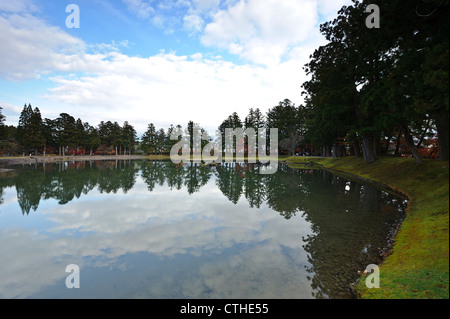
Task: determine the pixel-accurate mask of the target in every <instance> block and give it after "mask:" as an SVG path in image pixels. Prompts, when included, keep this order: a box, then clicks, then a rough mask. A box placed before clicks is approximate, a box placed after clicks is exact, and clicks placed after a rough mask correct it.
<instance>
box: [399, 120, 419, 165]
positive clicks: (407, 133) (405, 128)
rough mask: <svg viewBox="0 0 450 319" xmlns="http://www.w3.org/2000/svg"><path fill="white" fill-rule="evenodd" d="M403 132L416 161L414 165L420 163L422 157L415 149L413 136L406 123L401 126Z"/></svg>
mask: <svg viewBox="0 0 450 319" xmlns="http://www.w3.org/2000/svg"><path fill="white" fill-rule="evenodd" d="M403 132H404V134H405V140H406V144H408V147H409V150H410V151H411V153H412V156H413V157H414V160H415V161H416V165H420V164H422V157H421V156H420V154H419V151H418V150H417V147H416V144H415V143H414V140H413V137H412V135H411V133H410V131H409V127H408V126H407V125H404V126H403Z"/></svg>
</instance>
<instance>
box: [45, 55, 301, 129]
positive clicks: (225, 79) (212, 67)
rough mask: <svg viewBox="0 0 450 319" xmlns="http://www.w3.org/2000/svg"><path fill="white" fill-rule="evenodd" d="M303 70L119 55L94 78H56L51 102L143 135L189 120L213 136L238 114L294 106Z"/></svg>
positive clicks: (295, 63)
mask: <svg viewBox="0 0 450 319" xmlns="http://www.w3.org/2000/svg"><path fill="white" fill-rule="evenodd" d="M301 66H302V64H301V61H290V62H285V63H282V64H279V65H276V66H274V67H272V68H262V67H258V66H252V65H241V66H239V65H234V64H233V63H230V62H227V61H224V60H220V59H207V58H205V57H203V56H202V55H199V54H195V55H193V56H191V57H187V56H178V55H176V54H174V53H161V54H159V55H156V56H152V57H149V58H139V57H128V56H126V55H122V54H120V53H114V54H111V55H110V59H109V60H108V61H102V63H100V64H98V65H97V69H96V73H95V75H94V76H83V77H81V78H75V79H69V78H65V77H64V78H61V77H55V78H52V80H53V81H55V83H57V87H55V88H53V89H50V91H49V94H48V95H47V98H48V99H51V100H55V101H57V102H62V103H65V104H70V105H74V106H77V107H82V108H89V110H90V112H91V113H92V114H96V113H97V114H98V116H99V118H98V119H97V120H99V119H101V118H104V117H105V115H104V114H105V112H107V113H108V117H109V118H110V119H111V120H117V121H119V122H122V121H123V120H124V119H127V120H128V121H130V122H131V123H132V124H133V125H135V126H136V128H137V129H138V130H140V131H141V132H142V131H143V130H145V128H146V126H147V124H148V123H150V122H153V123H155V124H158V125H160V126H163V127H167V126H168V125H170V124H175V125H176V124H181V125H185V124H186V123H187V121H188V120H194V121H196V122H199V123H200V124H201V125H203V126H205V128H208V129H209V130H213V129H215V128H217V126H218V125H220V123H221V121H222V120H223V119H225V118H226V117H227V116H228V115H230V114H231V112H233V111H237V112H238V113H239V114H240V115H241V116H242V117H245V116H246V115H247V112H248V109H249V108H250V107H253V108H255V107H260V108H261V109H262V110H267V109H268V108H269V107H272V106H274V105H276V104H277V103H278V101H280V100H282V99H284V98H290V99H292V100H293V101H295V99H296V97H295V96H292V95H293V92H294V94H295V93H297V92H298V96H299V95H300V91H299V83H301V81H302V74H301V72H300V69H301ZM295 69H297V70H299V71H295ZM293 70H294V72H293ZM130 110H133V112H130ZM94 123H95V121H94Z"/></svg>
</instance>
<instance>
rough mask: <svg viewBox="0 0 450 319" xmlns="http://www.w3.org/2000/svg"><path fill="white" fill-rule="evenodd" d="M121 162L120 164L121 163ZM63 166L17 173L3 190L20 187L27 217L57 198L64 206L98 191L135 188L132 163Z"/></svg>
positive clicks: (0, 183)
mask: <svg viewBox="0 0 450 319" xmlns="http://www.w3.org/2000/svg"><path fill="white" fill-rule="evenodd" d="M118 162H119V163H118ZM118 162H117V161H103V162H59V163H52V164H48V163H46V164H45V165H44V166H40V167H38V166H27V167H25V168H24V169H17V170H16V174H15V175H16V176H14V177H11V178H5V179H1V180H0V188H2V187H4V186H8V187H13V186H15V187H16V192H17V200H18V203H19V206H20V208H21V210H22V213H23V214H27V215H28V214H29V213H30V211H31V210H34V211H35V210H36V209H37V208H38V206H39V202H40V200H41V199H49V198H53V199H56V200H58V203H59V204H60V205H64V204H66V203H68V202H70V201H72V200H73V199H74V198H80V196H81V195H82V194H87V193H89V192H90V191H91V190H93V189H94V188H95V187H97V189H98V190H99V191H100V192H105V193H111V192H113V193H116V192H117V191H118V190H120V189H122V190H123V191H124V192H126V191H128V190H130V189H132V188H133V186H134V184H135V178H136V174H137V172H138V169H137V168H135V167H134V165H132V163H131V162H128V163H127V162H125V161H118Z"/></svg>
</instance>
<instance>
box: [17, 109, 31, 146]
mask: <svg viewBox="0 0 450 319" xmlns="http://www.w3.org/2000/svg"><path fill="white" fill-rule="evenodd" d="M32 114H33V109H32V107H31V104H28V106H27V104H26V103H25V105H24V106H23V110H22V112H21V113H20V117H19V123H18V125H17V136H16V138H17V141H18V142H19V144H21V145H24V144H25V133H26V131H27V129H28V126H29V125H30V121H31V116H32Z"/></svg>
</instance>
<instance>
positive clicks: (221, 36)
mask: <svg viewBox="0 0 450 319" xmlns="http://www.w3.org/2000/svg"><path fill="white" fill-rule="evenodd" d="M317 23H318V12H317V3H316V1H314V0H305V1H301V2H299V1H290V0H284V1H279V0H265V1H257V0H248V1H244V0H241V1H239V2H237V3H236V4H234V5H232V6H230V7H228V8H227V9H224V10H220V11H218V12H217V13H216V14H215V15H214V16H213V19H212V22H210V23H208V24H207V25H206V26H205V30H204V34H203V36H202V38H201V41H202V43H203V44H204V45H206V46H217V47H219V48H222V49H227V50H229V52H230V53H233V54H239V55H240V56H241V57H243V58H245V59H246V60H248V61H251V62H255V63H259V64H263V65H272V64H273V63H277V62H278V61H280V60H281V58H282V56H283V55H284V54H286V53H287V52H289V50H290V48H291V47H293V46H297V45H300V44H301V43H302V42H305V41H306V40H308V39H310V37H311V35H313V34H315V31H316V29H317V28H316V26H317Z"/></svg>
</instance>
